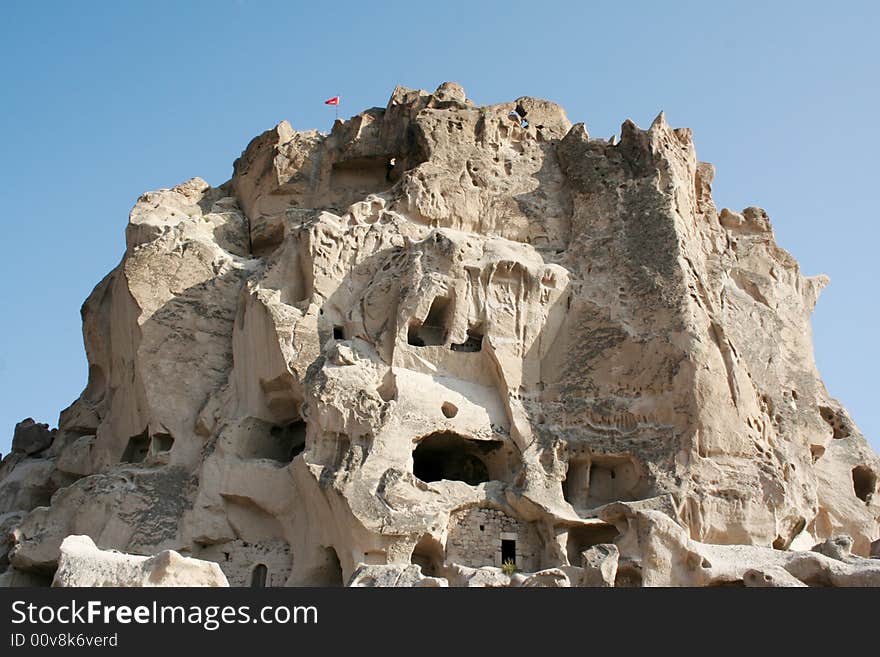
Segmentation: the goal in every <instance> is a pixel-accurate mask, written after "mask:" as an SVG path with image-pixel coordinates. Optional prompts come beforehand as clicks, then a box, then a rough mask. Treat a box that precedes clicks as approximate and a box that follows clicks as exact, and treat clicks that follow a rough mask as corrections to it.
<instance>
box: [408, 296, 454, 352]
mask: <svg viewBox="0 0 880 657" xmlns="http://www.w3.org/2000/svg"><path fill="white" fill-rule="evenodd" d="M451 309H452V303H451V302H450V300H449V298H448V297H436V298H435V299H434V302H433V303H432V304H431V308H430V310H428V316H427V317H425V321H424V322H423V323H421V324H419V323H418V322H413V323H411V324H410V325H409V330H408V331H407V338H406V341H407V343H409V344H411V345H412V346H414V347H431V346H438V345H442V344H443V343H444V342H446V330H447V326H448V324H449V315H450V311H451Z"/></svg>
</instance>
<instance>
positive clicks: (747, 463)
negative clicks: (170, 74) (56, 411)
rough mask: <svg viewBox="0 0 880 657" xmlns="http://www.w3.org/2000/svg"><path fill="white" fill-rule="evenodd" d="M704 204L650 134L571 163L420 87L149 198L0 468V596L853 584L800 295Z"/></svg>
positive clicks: (876, 514)
mask: <svg viewBox="0 0 880 657" xmlns="http://www.w3.org/2000/svg"><path fill="white" fill-rule="evenodd" d="M713 173H714V169H713V167H712V165H710V164H707V163H704V162H699V161H698V160H697V157H696V153H695V150H694V144H693V141H692V135H691V132H690V130H688V129H673V128H671V127H670V126H669V125H668V124H667V122H666V120H665V118H664V116H663V115H662V114H661V115H660V116H659V117H657V119H656V120H655V121H654V123H653V124H652V125H651V126H650V128H648V129H647V130H642V129H640V128H639V127H637V126H636V125H635V124H634V123H632V122H630V121H627V122H625V123H624V124H623V126H622V128H621V132H620V136H619V139H617V138H612V139H611V140H608V139H597V138H593V137H591V136H590V135H589V134H588V132H587V129H586V128H585V126H584V125H583V124H582V123H579V124H575V125H572V124H571V123H570V122H569V120H568V118H567V117H566V115H565V112H564V111H563V109H562V108H561V107H559V106H558V105H556V104H554V103H551V102H548V101H545V100H540V99H536V98H529V97H523V98H519V99H517V100H515V101H513V102H510V103H503V104H499V105H491V106H486V107H477V106H475V105H474V104H473V103H472V102H471V101H470V100H468V99H467V98H466V96H465V92H464V90H463V89H462V88H461V87H460V86H459V85H457V84H454V83H445V84H443V85H441V86H440V87H439V88H438V89H437V90H436V91H435V92H433V93H427V92H425V91H417V90H411V89H405V88H401V87H398V88H397V89H395V90H394V93H393V95H392V96H391V99H390V100H389V102H388V105H387V107H385V108H373V109H369V110H367V111H365V112H362V113H360V114H358V115H357V116H355V117H353V118H351V119H349V120H347V121H342V120H337V121H336V123H335V124H334V126H333V130H332V132H331V133H330V134H323V133H320V132H317V131H304V132H298V131H295V130H293V129H292V128H291V126H290V125H289V124H288V123H287V122H282V123H280V124H279V125H277V126H276V127H275V128H273V129H271V130H268V131H267V132H265V133H263V134H262V135H260V136H259V137H257V138H255V139H254V140H253V141H252V142H251V143H250V144H249V145H248V146H247V148H246V149H245V151H244V153H243V154H242V155H241V157H240V158H239V159H238V160H237V161H236V162H235V165H234V168H233V175H232V178H231V180H229V181H228V182H226V183H224V184H223V185H221V186H220V187H216V188H215V187H211V186H210V185H208V184H207V183H206V182H205V181H203V180H201V179H199V178H194V179H192V180H189V181H187V182H184V183H182V184H181V185H179V186H177V187H175V188H174V189H170V190H160V191H156V192H149V193H147V194H144V195H143V196H142V197H141V198H140V199H138V201H137V204H136V205H135V207H134V209H133V210H132V212H131V215H130V220H129V223H128V226H127V229H126V251H125V254H124V256H123V258H122V260H121V262H120V264H119V265H118V266H117V267H116V268H115V269H114V270H113V271H111V272H110V273H109V274H108V275H107V276H106V277H105V278H104V280H102V281H101V282H100V283H99V284H98V285H97V287H96V288H95V289H94V291H93V292H92V294H91V295H90V296H89V298H88V299H87V300H86V302H85V304H84V305H83V307H82V320H83V335H84V340H85V348H86V353H87V357H88V363H89V377H88V383H87V385H86V387H85V390H84V391H83V393H82V394H81V395H80V397H79V398H78V399H77V400H76V401H75V402H74V403H73V404H72V405H71V406H70V407H69V408H67V409H66V410H64V411H63V412H62V413H61V416H60V420H59V422H58V428H57V429H56V430H51V431H50V430H49V428H48V426H46V425H40V424H37V423H34V422H33V421H32V420H26V421H24V422H22V423H20V424H19V425H18V426H17V427H16V433H15V437H14V441H13V449H12V452H11V453H10V454H8V455H6V458H5V459H4V460H3V462H2V465H0V572H2V573H3V574H2V575H0V583H5V584H7V585H15V584H48V583H49V582H51V581H52V580H53V577H54V578H55V583H56V584H57V585H64V584H65V583H67V584H71V583H72V584H73V585H75V584H76V582H83V581H85V580H83V572H81V571H77V568H76V565H75V564H76V563H77V562H76V560H77V559H78V558H79V559H83V560H85V561H84V563H92V562H97V561H101V559H105V561H106V559H109V558H110V557H106V558H105V557H101V556H100V555H103V554H106V553H104V552H102V551H101V550H109V549H114V550H118V551H121V552H126V553H130V554H132V555H142V556H138V557H134V556H132V557H131V559H132V560H134V561H131V563H128V565H126V566H125V568H128V569H129V570H130V571H131V573H134V574H132V575H130V579H131V581H132V582H135V581H137V582H140V581H142V580H143V579H144V578H145V577H147V575H144V573H149V572H154V571H152V570H150V569H151V568H160V569H161V568H164V569H165V570H166V571H167V570H168V569H169V568H171V569H172V570H173V568H172V566H173V564H174V563H182V564H186V568H189V569H191V570H192V571H193V572H198V573H200V574H199V575H198V577H199V578H201V579H200V580H199V581H202V580H204V581H208V582H211V583H216V582H218V581H221V580H222V578H223V576H225V578H226V579H227V580H228V582H229V583H230V584H231V585H233V586H249V585H257V586H283V585H290V586H299V585H321V586H323V585H344V584H348V585H353V586H382V585H398V586H614V585H616V586H666V585H683V586H708V585H734V586H736V585H747V586H803V585H812V586H823V585H835V586H838V585H839V586H848V585H880V559H878V557H880V543H878V537H880V489H878V477H880V459H878V457H877V455H876V454H874V453H873V452H872V450H871V449H870V447H869V446H868V443H867V442H866V440H865V439H864V437H863V436H862V435H861V433H860V432H859V430H858V428H857V427H856V425H855V424H854V422H853V421H852V419H851V418H850V417H849V415H848V414H847V412H846V410H845V409H844V408H843V406H842V405H841V404H840V403H839V402H838V401H836V400H834V399H832V398H830V397H829V395H828V392H827V391H826V389H825V387H824V385H823V383H822V381H821V379H820V377H819V374H818V372H817V369H816V365H815V362H814V358H813V347H812V339H811V332H810V323H809V321H810V320H809V318H810V313H811V312H812V309H813V306H814V304H815V303H816V300H817V298H818V296H819V293H820V291H821V290H822V288H823V287H824V286H825V285H826V284H827V282H828V280H827V278H826V277H824V276H816V277H806V276H804V275H802V274H801V272H800V269H799V267H798V264H797V262H796V261H795V260H794V258H792V256H791V255H789V254H788V253H787V252H786V251H784V250H783V249H781V248H780V247H779V246H778V245H777V244H776V242H775V239H774V236H773V231H772V228H771V225H770V222H769V220H768V217H767V215H766V213H765V212H764V211H763V210H761V209H760V208H756V207H749V208H746V209H745V210H742V211H741V212H736V211H732V210H728V209H722V210H720V211H719V210H718V209H717V208H716V207H715V205H714V203H713V200H712V195H711V190H712V177H713ZM69 536H84V537H88V538H77V539H70V540H69V541H68V542H67V543H66V545H70V546H73V547H72V548H71V549H70V550H67V549H66V548H65V549H64V550H62V547H61V544H62V542H63V541H64V540H65V539H66V538H68V537H69ZM89 539H90V540H89ZM92 541H93V542H94V545H92ZM95 546H97V547H95ZM97 548H101V550H98V549H97ZM166 550H173V551H176V552H178V553H180V554H178V555H174V554H173V553H169V554H171V555H172V556H171V557H168V556H167V555H165V556H162V555H159V556H158V557H154V559H158V560H159V561H156V562H154V561H151V560H147V561H144V557H146V556H150V555H156V554H157V553H161V552H164V551H166ZM109 554H110V556H112V557H113V558H114V559H117V560H118V559H119V558H120V556H119V555H114V554H113V553H109ZM77 555H79V557H78V556H77ZM180 555H184V557H189V558H191V559H185V558H182V557H181V556H180ZM194 560H203V561H210V562H215V563H216V564H217V565H219V568H220V570H222V575H221V574H219V573H216V572H215V569H214V570H212V568H214V567H213V566H211V567H210V568H201V569H200V567H199V566H197V565H193V564H197V563H198V562H197V561H194ZM59 561H61V562H62V565H61V567H59ZM114 563H115V562H114ZM156 563H159V564H160V566H156V565H155V564H156ZM169 563H170V564H172V566H168V564H169ZM132 564H134V565H132ZM102 567H103V568H104V569H105V570H108V572H109V570H112V568H115V566H113V567H111V565H107V564H105V565H104V566H102ZM92 569H93V570H94V566H92ZM132 569H134V570H132ZM56 571H57V572H56ZM135 571H136V572H135ZM126 572H128V571H126ZM163 572H164V571H163ZM107 577H108V579H106V580H102V581H106V582H111V580H112V577H114V576H109V575H108V576H107ZM176 577H177V579H174V581H175V582H177V583H180V581H182V580H181V579H180V578H181V577H184V578H185V576H183V575H176ZM86 579H88V578H86ZM172 579H173V578H172ZM88 581H89V582H91V583H94V582H93V581H92V580H88ZM126 581H128V580H126ZM169 581H170V580H169ZM117 583H118V581H117ZM223 583H225V582H221V585H222V584H223Z"/></svg>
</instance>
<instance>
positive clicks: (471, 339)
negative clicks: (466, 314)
mask: <svg viewBox="0 0 880 657" xmlns="http://www.w3.org/2000/svg"><path fill="white" fill-rule="evenodd" d="M449 348H450V349H452V351H464V352H471V353H473V352H477V351H482V349H483V331H482V329H479V328H470V329H468V332H467V339H466V340H465V341H464V342H459V343H457V344H452V345H450V346H449Z"/></svg>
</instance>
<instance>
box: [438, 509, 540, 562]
mask: <svg viewBox="0 0 880 657" xmlns="http://www.w3.org/2000/svg"><path fill="white" fill-rule="evenodd" d="M505 540H513V541H516V566H517V568H518V569H519V570H524V571H534V570H538V569H540V568H541V554H542V552H543V547H542V545H541V540H540V538H538V533H537V531H536V530H535V528H534V526H533V525H532V524H531V523H527V522H522V521H520V520H517V519H515V518H512V517H510V516H509V515H507V514H506V513H504V512H503V511H501V510H499V509H492V508H486V507H471V508H468V509H463V510H459V511H456V512H454V513H453V514H452V515H451V517H450V519H449V538H448V539H447V541H446V561H447V562H451V563H458V564H462V565H465V566H471V567H475V568H479V567H480V566H501V563H502V552H501V546H502V541H505Z"/></svg>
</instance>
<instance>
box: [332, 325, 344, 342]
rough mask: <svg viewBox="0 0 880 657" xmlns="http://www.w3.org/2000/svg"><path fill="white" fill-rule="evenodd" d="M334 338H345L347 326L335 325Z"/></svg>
mask: <svg viewBox="0 0 880 657" xmlns="http://www.w3.org/2000/svg"><path fill="white" fill-rule="evenodd" d="M333 339H334V340H345V327H343V326H334V327H333Z"/></svg>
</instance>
